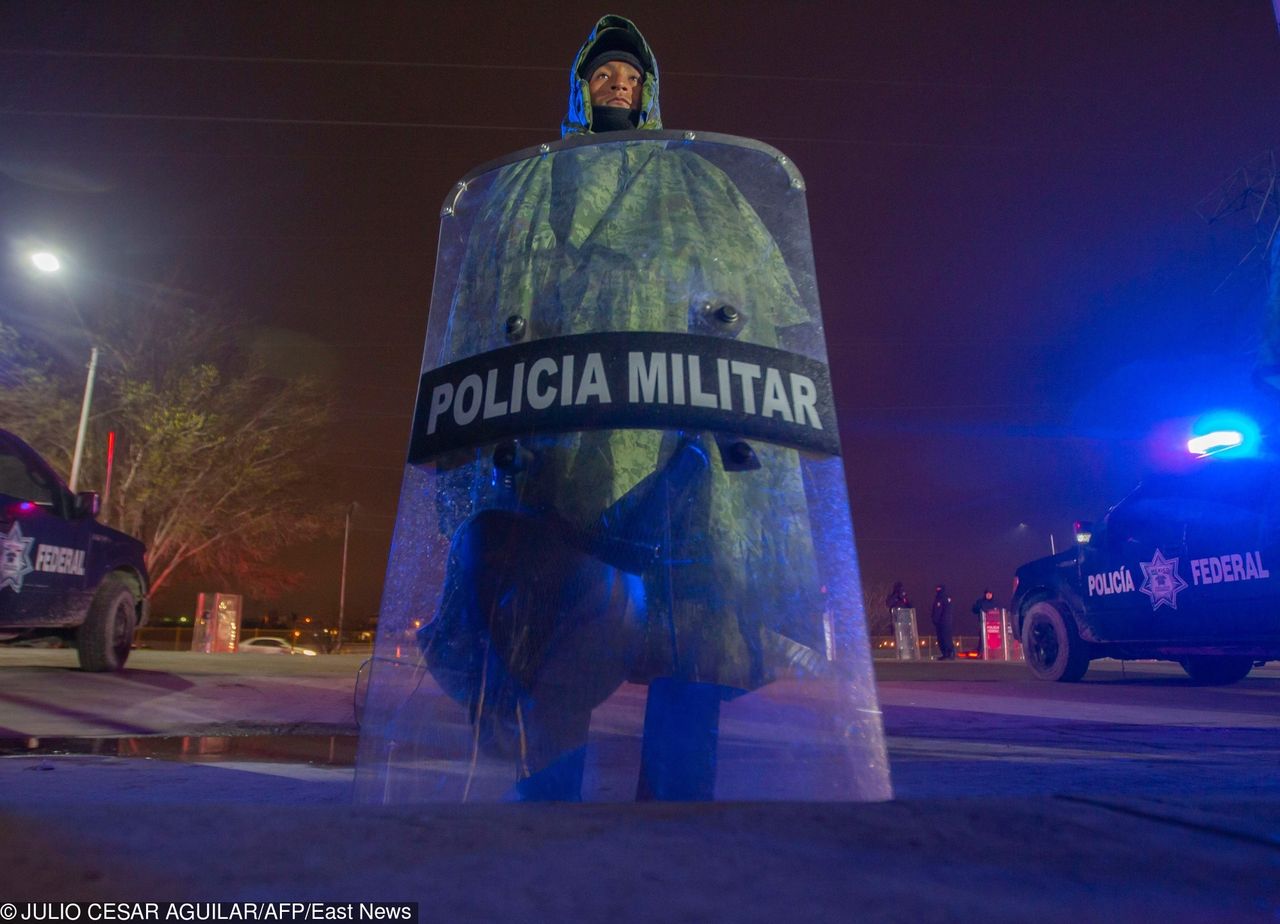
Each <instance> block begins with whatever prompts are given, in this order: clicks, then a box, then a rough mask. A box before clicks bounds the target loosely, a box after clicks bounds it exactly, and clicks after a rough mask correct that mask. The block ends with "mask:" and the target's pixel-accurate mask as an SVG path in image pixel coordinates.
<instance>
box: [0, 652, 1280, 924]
mask: <svg viewBox="0 0 1280 924" xmlns="http://www.w3.org/2000/svg"><path fill="white" fill-rule="evenodd" d="M359 661H360V658H359V657H356V656H332V657H321V658H305V659H304V658H280V659H278V660H277V659H274V658H270V657H269V656H260V657H259V658H258V659H256V660H255V661H253V662H246V661H244V660H243V657H242V656H221V657H218V656H214V657H210V656H199V655H190V654H186V653H165V652H148V651H141V652H137V653H135V655H134V658H133V660H131V662H130V667H131V670H129V671H127V672H126V673H125V674H123V675H122V676H119V677H110V676H102V675H86V674H81V673H79V672H78V671H75V670H74V669H73V666H74V655H73V654H72V653H70V652H62V651H38V652H33V651H22V650H17V649H0V677H3V684H2V685H0V739H5V740H4V742H3V743H2V745H0V746H2V747H3V748H4V753H5V754H7V756H5V757H3V758H0V901H4V900H24V899H25V900H44V901H58V900H71V899H91V898H99V899H110V900H129V901H137V900H143V901H145V900H163V899H198V900H210V901H212V900H222V901H228V900H233V899H267V900H273V901H295V900H304V899H318V898H330V899H335V900H344V901H361V900H363V901H393V900H417V901H419V902H420V903H421V905H420V910H421V918H420V920H422V921H435V920H459V919H461V920H468V921H488V920H503V921H535V920H539V921H540V920H547V921H551V920H556V921H559V920H565V919H572V920H579V921H595V920H606V919H607V920H610V921H611V922H613V921H616V922H626V921H641V920H644V921H652V920H686V919H687V920H698V921H702V920H732V921H734V922H739V921H766V920H768V921H771V922H777V921H779V920H794V919H799V920H808V919H820V920H841V921H844V920H849V921H971V920H982V921H1027V920H1032V919H1034V920H1037V921H1068V920H1070V921H1082V920H1083V921H1094V920H1131V919H1135V920H1136V919H1141V920H1147V919H1153V918H1154V919H1162V920H1163V921H1192V920H1194V921H1197V922H1204V921H1250V920H1258V921H1273V922H1274V921H1276V920H1280V793H1278V792H1277V768H1278V767H1280V670H1276V669H1266V670H1262V671H1255V674H1254V676H1251V677H1250V678H1249V679H1247V680H1245V681H1244V682H1243V683H1241V684H1239V685H1237V686H1235V687H1231V688H1226V689H1205V688H1196V687H1192V686H1190V685H1189V684H1187V683H1186V682H1185V681H1184V680H1183V679H1182V677H1181V675H1180V672H1179V671H1178V670H1177V669H1176V668H1169V667H1166V666H1162V665H1138V666H1136V667H1135V666H1133V665H1129V666H1127V667H1126V668H1125V669H1124V670H1123V672H1122V671H1121V669H1120V666H1119V665H1111V664H1104V665H1102V666H1101V667H1099V666H1095V668H1094V669H1092V670H1091V671H1090V673H1089V675H1088V677H1087V678H1086V681H1087V682H1086V683H1083V684H1079V685H1072V686H1066V685H1052V684H1041V683H1036V682H1034V681H1031V680H1029V679H1028V678H1026V675H1025V674H1024V673H1023V669H1022V668H1021V667H1019V666H1017V665H1004V664H973V663H968V664H966V663H948V664H898V663H895V662H889V663H885V662H881V663H879V664H877V672H878V676H879V678H880V683H879V691H880V696H881V701H882V707H883V710H884V716H885V724H886V729H887V732H888V740H889V747H890V758H891V764H892V767H893V776H894V784H895V790H896V793H897V799H896V800H895V801H893V802H888V803H879V804H795V803H782V804H746V803H739V804H702V805H652V804H651V805H609V806H551V805H541V806H520V805H488V806H428V807H418V808H413V809H407V810H406V809H393V808H378V809H365V808H356V807H353V806H351V805H350V787H351V767H350V760H351V755H352V754H353V748H352V743H351V738H350V733H351V732H352V731H353V725H352V711H351V689H352V680H353V678H354V673H355V669H356V667H357V666H358V663H359ZM246 732H255V733H263V732H266V733H269V737H265V738H264V737H256V738H251V739H250V738H244V737H241V736H243V735H244V734H245V733H246ZM157 735H158V736H165V737H161V738H154V737H142V736H157ZM60 736H65V737H73V738H76V739H79V740H78V741H77V742H76V743H75V745H74V747H73V748H70V749H75V750H79V751H82V752H84V751H89V752H93V751H96V752H97V753H80V754H77V755H68V756H55V755H53V754H51V750H55V749H51V748H50V744H51V739H53V738H58V737H60ZM97 736H111V738H110V740H106V741H100V742H99V743H97V744H86V743H85V742H84V739H85V738H86V737H97ZM182 736H201V737H198V738H196V737H187V738H186V740H185V742H184V741H183V737H182ZM28 739H39V740H38V741H33V740H28ZM53 743H54V744H58V742H53ZM62 744H64V745H65V744H67V743H66V742H63V743H62ZM28 748H31V749H28ZM68 749H69V748H68V747H65V746H63V747H58V748H56V750H62V751H65V750H68ZM183 751H185V753H183ZM202 751H203V752H204V753H201V752H202ZM282 751H283V752H285V753H283V754H282V753H280V752H282ZM211 752H212V753H211ZM122 754H123V755H138V756H121V755H122ZM146 754H163V755H165V756H164V757H163V758H160V759H157V758H155V757H151V758H147V757H145V756H142V755H146ZM304 759H305V760H306V762H302V761H303V760H304Z"/></svg>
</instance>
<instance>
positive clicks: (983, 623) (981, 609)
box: [971, 590, 1000, 654]
mask: <svg viewBox="0 0 1280 924" xmlns="http://www.w3.org/2000/svg"><path fill="white" fill-rule="evenodd" d="M998 609H1000V604H999V603H997V602H996V595H995V593H994V592H993V591H990V590H984V591H983V592H982V596H981V597H979V598H978V599H977V600H975V601H974V602H973V607H972V608H971V612H972V613H973V614H974V615H975V616H977V617H978V645H977V650H978V654H982V639H983V636H984V635H985V634H986V632H987V620H986V617H985V615H984V614H985V613H986V612H987V610H998Z"/></svg>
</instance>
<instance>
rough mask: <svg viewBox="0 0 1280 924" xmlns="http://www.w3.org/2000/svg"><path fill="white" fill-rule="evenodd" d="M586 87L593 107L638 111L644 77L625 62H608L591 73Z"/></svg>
mask: <svg viewBox="0 0 1280 924" xmlns="http://www.w3.org/2000/svg"><path fill="white" fill-rule="evenodd" d="M587 85H588V87H590V89H591V105H592V106H593V107H595V106H615V107H617V108H619V109H639V108H640V88H641V87H642V86H643V85H644V75H643V74H641V73H640V72H639V71H638V70H636V69H635V68H634V67H632V66H631V65H630V64H628V63H627V62H626V61H609V62H607V63H605V64H601V65H600V66H599V67H597V68H596V69H595V70H594V71H592V72H591V76H590V77H589V78H588V79H587Z"/></svg>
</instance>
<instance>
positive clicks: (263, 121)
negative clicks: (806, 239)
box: [0, 0, 1280, 625]
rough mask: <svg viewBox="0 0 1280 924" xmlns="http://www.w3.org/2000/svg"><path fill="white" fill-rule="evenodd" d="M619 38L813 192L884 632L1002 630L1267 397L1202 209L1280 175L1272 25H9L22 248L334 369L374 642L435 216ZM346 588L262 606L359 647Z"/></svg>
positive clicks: (398, 5) (1196, 20)
mask: <svg viewBox="0 0 1280 924" xmlns="http://www.w3.org/2000/svg"><path fill="white" fill-rule="evenodd" d="M607 12H614V13H619V14H622V15H626V16H629V17H631V18H633V19H634V20H636V22H637V23H638V25H639V26H640V28H641V30H642V31H643V32H644V33H645V35H646V37H647V38H648V39H649V40H650V42H651V43H652V45H653V46H654V49H655V51H656V53H657V56H658V59H659V62H660V66H661V71H662V112H663V118H664V122H665V123H666V125H667V127H669V128H680V129H684V128H690V129H701V130H705V131H716V132H724V133H728V134H735V135H744V136H749V137H755V138H759V139H762V140H764V141H766V142H768V143H770V144H772V145H774V146H775V147H778V148H780V149H782V150H783V151H784V152H786V153H787V154H788V155H790V156H791V157H792V159H793V160H794V161H795V162H796V163H797V164H798V166H799V167H800V169H801V171H802V172H803V173H804V175H805V178H806V181H807V184H808V195H809V209H810V217H811V223H812V230H813V242H814V253H815V258H816V263H817V269H818V279H819V287H820V293H821V298H822V303H823V308H824V314H825V317H826V324H827V332H828V347H829V351H830V355H831V358H832V363H833V368H834V381H835V387H836V398H837V404H838V410H839V413H840V419H841V433H842V438H843V443H844V450H845V460H846V468H847V472H848V475H849V484H850V489H851V494H852V502H853V514H854V530H855V535H856V538H857V543H858V550H859V555H860V557H861V562H862V570H863V580H864V586H865V587H866V588H867V590H868V592H869V595H872V596H874V597H878V598H880V599H882V598H883V596H884V594H885V593H886V592H887V590H888V586H889V584H890V583H891V582H892V581H893V580H895V579H902V580H905V581H906V582H907V587H908V590H909V591H910V592H911V593H912V594H913V596H914V597H915V598H916V599H917V602H918V603H922V604H923V603H927V599H928V597H929V596H930V595H931V590H932V586H933V584H934V583H936V582H938V581H945V582H946V583H947V584H948V585H949V586H950V587H951V589H952V591H953V594H954V596H955V597H956V599H957V602H959V603H963V604H964V606H963V607H962V609H964V610H967V608H968V606H967V605H968V603H969V602H971V601H972V600H973V598H975V597H976V596H977V595H978V594H979V592H980V591H981V590H982V588H983V586H986V585H989V586H991V587H992V588H993V589H994V590H996V592H997V594H998V595H999V596H1002V597H1003V596H1006V595H1007V593H1008V589H1009V586H1010V581H1011V576H1012V572H1013V569H1014V567H1016V566H1017V565H1018V564H1020V563H1021V562H1023V561H1025V560H1027V559H1029V558H1032V557H1037V556H1039V555H1041V554H1047V552H1048V550H1049V537H1050V534H1053V536H1054V537H1055V539H1056V541H1057V543H1058V547H1059V548H1061V547H1062V544H1063V543H1065V542H1067V541H1069V530H1070V525H1071V521H1072V520H1073V519H1076V518H1078V517H1090V516H1096V515H1098V514H1100V513H1101V512H1102V511H1104V510H1105V509H1106V507H1107V506H1109V505H1110V504H1111V503H1114V502H1115V501H1116V500H1118V499H1119V497H1120V495H1121V494H1122V493H1123V492H1124V491H1125V490H1127V489H1128V488H1129V487H1130V486H1131V485H1132V484H1133V483H1134V482H1135V481H1136V480H1137V478H1138V477H1139V476H1140V475H1141V474H1142V473H1143V472H1144V471H1146V470H1149V469H1150V468H1151V467H1153V466H1156V465H1159V464H1160V461H1161V453H1162V451H1163V449H1162V447H1161V445H1159V438H1157V436H1156V434H1160V435H1161V437H1162V438H1166V439H1167V438H1168V434H1170V433H1175V432H1177V428H1178V426H1179V425H1180V422H1182V421H1185V419H1186V418H1187V416H1188V415H1192V414H1194V413H1196V412H1197V411H1199V410H1203V409H1207V408H1209V407H1211V406H1213V405H1220V404H1224V403H1229V402H1238V401H1239V400H1242V396H1243V397H1248V391H1247V387H1246V386H1245V385H1244V384H1243V383H1244V380H1245V373H1246V372H1247V370H1248V367H1249V364H1250V363H1251V361H1252V360H1251V356H1250V350H1252V349H1254V348H1255V347H1256V344H1257V338H1258V331H1259V327H1260V322H1261V316H1260V305H1261V297H1262V282H1261V275H1260V273H1261V271H1260V268H1259V266H1258V265H1257V264H1256V263H1248V264H1246V265H1245V266H1244V267H1242V268H1241V269H1239V270H1238V271H1236V272H1235V273H1234V274H1231V270H1232V267H1233V266H1235V264H1236V263H1237V262H1238V261H1239V260H1240V258H1241V257H1243V256H1244V255H1245V253H1246V252H1247V251H1248V250H1249V247H1250V246H1251V245H1252V243H1253V237H1252V233H1253V232H1252V229H1251V227H1250V225H1249V222H1248V220H1247V218H1245V217H1244V216H1238V217H1237V218H1236V219H1234V220H1231V221H1225V222H1221V223H1218V224H1215V225H1209V224H1207V223H1205V222H1204V221H1203V220H1201V218H1200V217H1198V215H1197V214H1196V205H1197V203H1198V202H1199V201H1200V200H1201V199H1202V198H1203V197H1204V196H1205V195H1207V194H1209V193H1210V192H1212V191H1213V190H1214V189H1215V188H1216V187H1217V186H1218V184H1219V183H1220V182H1222V181H1223V180H1224V179H1226V178H1227V177H1228V176H1229V175H1230V174H1232V173H1233V172H1234V171H1235V170H1236V169H1237V168H1238V167H1240V166H1242V165H1244V164H1245V163H1247V162H1249V161H1250V160H1252V159H1253V158H1255V157H1256V156H1257V155H1259V154H1260V153H1262V152H1263V151H1265V150H1268V149H1270V148H1273V147H1275V146H1276V145H1277V144H1280V135H1278V134H1277V126H1278V125H1280V94H1278V92H1277V89H1278V88H1280V40H1278V39H1277V29H1276V22H1275V18H1274V15H1273V11H1272V6H1271V4H1270V3H1269V2H1268V0H1250V2H1226V0H1213V2H1210V0H1203V2H1176V0H1158V2H1156V0H1151V2H1127V3H1114V2H1069V3H1050V2H1032V0H1017V2H990V0H980V2H936V3H913V2H909V0H903V2H898V0H895V2H881V3H848V4H830V3H799V2H792V3H787V2H777V0H774V2H742V0H734V2H729V3H720V2H703V3H700V4H693V3H689V2H680V3H634V4H632V5H631V6H630V7H624V6H619V5H610V6H608V7H601V6H599V5H596V4H585V3H581V2H576V0H567V2H558V3H554V4H546V5H541V4H531V3H476V2H468V3H426V2H414V3H410V2H385V3H356V2H349V3H336V2H331V3H310V2H307V3H304V2H290V0H277V2H273V3H269V4H263V3H257V2H254V3H235V2H217V3H191V2H184V3H180V4H179V3H170V2H158V3H111V2H103V3H94V4H86V3H72V2H58V0H42V2H40V3H31V2H18V0H8V2H3V3H0V233H2V234H3V235H4V237H5V242H6V245H9V246H11V247H12V246H13V245H15V244H16V243H18V242H20V241H22V240H25V239H28V238H30V237H32V236H42V237H44V238H45V239H46V240H53V241H56V242H57V243H59V244H61V245H62V246H63V248H65V250H66V251H68V252H69V253H73V254H75V255H76V258H77V259H78V260H80V261H82V262H83V263H86V264H93V265H94V266H96V267H97V268H98V270H99V271H101V272H111V273H114V274H116V275H118V276H119V277H121V278H132V279H141V280H148V279H168V278H176V279H179V280H180V281H181V284H182V285H183V286H184V287H186V288H188V289H190V290H192V291H194V292H197V293H200V294H202V295H205V296H207V297H209V298H211V299H214V300H216V301H218V302H221V303H223V304H228V305H235V306H236V307H238V308H239V309H242V310H243V311H245V312H247V313H249V314H250V315H251V316H253V317H255V318H257V319H259V320H260V321H261V322H262V323H263V324H267V325H271V326H275V327H281V328H286V329H289V330H293V331H298V332H302V333H305V334H308V335H309V336H311V337H313V338H315V339H316V340H317V341H319V342H320V343H321V344H323V345H326V346H327V347H328V349H329V351H330V355H331V357H332V359H333V360H334V365H333V370H334V371H333V375H334V376H335V377H336V379H337V382H338V384H339V388H340V391H341V395H342V399H341V414H342V427H341V431H340V433H339V434H337V435H336V436H335V440H334V443H335V445H334V446H333V449H332V452H331V453H330V454H329V455H328V457H327V458H326V459H324V460H323V469H322V471H323V477H324V485H325V490H326V492H327V493H328V494H329V495H330V496H331V497H332V498H333V499H335V500H340V501H343V502H346V501H349V500H355V501H358V502H359V504H360V505H361V508H360V514H359V515H358V517H357V521H356V525H357V529H356V531H355V533H354V534H353V540H352V571H351V585H350V588H349V596H348V612H349V613H353V614H362V613H372V612H374V611H375V610H376V608H377V605H378V599H379V596H380V586H381V577H382V569H383V567H384V565H385V558H386V551H387V545H388V542H389V538H390V529H391V525H392V523H393V516H394V509H395V502H396V496H397V492H398V487H399V482H400V477H401V472H402V467H401V462H402V460H403V457H404V452H405V447H406V445H407V436H408V429H409V420H410V413H411V410H412V404H413V399H414V389H415V384H416V378H417V373H418V365H419V359H420V355H421V348H422V342H423V338H424V335H425V330H426V309H427V304H428V301H429V298H430V291H431V280H432V272H433V258H434V251H435V240H436V230H437V221H438V218H437V216H438V212H439V208H440V203H441V202H442V200H443V197H444V195H445V193H446V192H447V191H448V189H449V187H450V186H451V185H452V184H453V183H454V182H455V181H456V180H457V179H458V178H459V177H461V176H462V175H463V174H465V173H466V172H468V171H469V170H470V169H471V168H472V167H474V166H476V165H478V164H480V163H483V162H485V161H488V160H490V159H493V158H495V157H498V156H500V155H502V154H505V153H507V152H509V151H513V150H516V149H519V148H522V147H525V146H528V145H531V144H536V143H538V142H541V141H544V140H550V139H552V138H554V137H555V136H556V134H557V133H558V125H559V121H560V119H561V117H562V116H563V114H564V106H565V95H566V85H567V69H568V66H569V62H570V60H571V58H572V55H573V53H574V52H575V51H576V49H577V47H578V46H579V45H580V44H581V42H582V40H583V39H584V38H585V36H586V34H587V32H588V30H589V29H590V27H591V25H592V24H593V23H594V22H595V20H596V18H597V17H598V16H599V15H601V14H603V13H607ZM5 271H6V273H8V272H9V268H8V267H6V270H5ZM1229 274H1231V275H1230V278H1228V276H1229ZM1224 280H1226V283H1225V285H1224V284H1223V282H1224ZM15 291H16V290H14V289H12V288H9V289H7V290H6V291H5V297H6V298H8V299H10V302H9V304H8V305H6V307H7V308H9V309H16V308H20V307H21V306H16V305H15V304H13V302H12V299H14V298H16V297H17V296H15V295H14V292H15ZM90 301H91V300H90ZM90 301H87V302H86V304H89V303H90ZM211 323H216V319H211ZM0 423H2V422H0ZM339 556H340V540H336V539H335V540H328V541H325V542H321V543H316V544H315V545H314V546H312V547H310V548H308V549H305V550H301V552H300V554H299V556H297V558H298V560H299V561H300V562H305V563H306V564H307V565H308V568H309V572H310V574H311V579H310V580H309V582H308V584H307V586H306V588H305V589H304V590H303V591H301V592H299V593H297V594H294V595H292V596H291V597H289V598H287V599H285V600H283V601H277V602H276V603H273V604H270V605H273V606H278V607H280V608H282V609H285V610H290V609H300V610H303V611H314V612H324V611H330V612H331V611H333V610H335V609H336V606H337V593H338V590H337V588H338V581H337V571H338V563H339ZM228 589H229V588H228ZM193 602H194V601H193ZM870 602H872V603H873V604H874V605H877V606H878V602H877V601H876V600H872V601H870ZM176 605H180V604H176ZM252 605H253V606H266V605H268V604H265V603H262V604H258V603H256V602H255V603H254V604H252ZM962 625H963V624H962Z"/></svg>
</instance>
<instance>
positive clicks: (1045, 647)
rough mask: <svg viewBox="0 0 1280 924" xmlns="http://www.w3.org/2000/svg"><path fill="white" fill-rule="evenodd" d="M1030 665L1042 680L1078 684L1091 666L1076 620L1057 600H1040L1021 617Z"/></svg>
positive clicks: (1023, 647) (1023, 642) (1024, 642)
mask: <svg viewBox="0 0 1280 924" xmlns="http://www.w3.org/2000/svg"><path fill="white" fill-rule="evenodd" d="M1022 650H1023V652H1024V653H1025V655H1026V658H1027V667H1029V668H1030V669H1031V673H1033V674H1035V675H1036V676H1037V677H1039V678H1040V679H1041V680H1056V681H1059V682H1061V683H1075V682H1076V681H1077V680H1079V679H1080V678H1081V677H1083V676H1084V673H1085V671H1087V670H1088V669H1089V647H1088V645H1087V643H1086V642H1085V641H1084V640H1083V639H1081V638H1080V633H1079V632H1078V631H1077V630H1076V621H1075V619H1074V618H1073V617H1072V616H1071V614H1070V612H1069V611H1068V610H1067V608H1066V607H1065V606H1063V605H1062V604H1061V603H1059V602H1057V601H1056V600H1039V601H1037V602H1035V603H1033V604H1031V606H1029V607H1027V609H1026V612H1025V613H1024V614H1023V617H1022Z"/></svg>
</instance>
